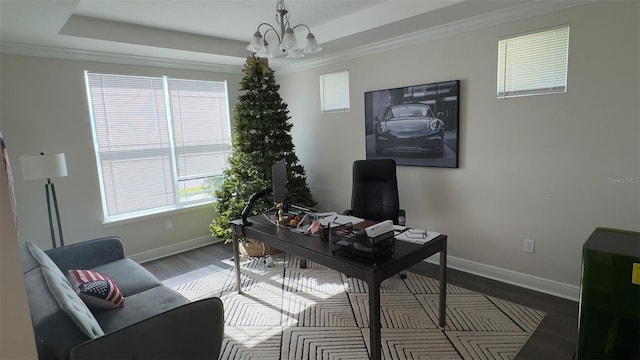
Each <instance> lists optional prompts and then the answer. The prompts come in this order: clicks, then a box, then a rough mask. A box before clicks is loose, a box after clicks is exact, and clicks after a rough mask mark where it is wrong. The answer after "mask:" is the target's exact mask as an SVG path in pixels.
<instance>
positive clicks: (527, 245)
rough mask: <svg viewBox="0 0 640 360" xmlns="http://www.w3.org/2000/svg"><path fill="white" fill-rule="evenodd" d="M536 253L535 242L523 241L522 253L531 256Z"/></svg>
mask: <svg viewBox="0 0 640 360" xmlns="http://www.w3.org/2000/svg"><path fill="white" fill-rule="evenodd" d="M535 251H536V242H535V240H531V239H524V252H526V253H529V254H533V253H534V252H535Z"/></svg>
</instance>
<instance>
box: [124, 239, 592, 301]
mask: <svg viewBox="0 0 640 360" xmlns="http://www.w3.org/2000/svg"><path fill="white" fill-rule="evenodd" d="M221 241H222V240H219V239H214V238H213V237H211V236H201V237H198V238H195V239H191V240H186V241H182V242H179V243H176V244H171V245H168V246H163V247H160V248H157V249H152V250H149V251H143V252H141V253H137V254H133V255H130V256H129V257H130V258H131V259H132V260H135V261H136V262H139V263H144V262H148V261H152V260H156V259H160V258H163V257H166V256H169V255H175V254H179V253H181V252H184V251H188V250H193V249H197V248H199V247H202V246H206V245H210V244H215V243H218V242H221ZM425 261H426V262H429V263H433V264H439V262H440V261H439V256H438V255H436V256H432V257H430V258H428V259H426V260H425ZM447 267H449V268H451V269H456V270H460V271H464V272H467V273H470V274H474V275H478V276H482V277H485V278H489V279H493V280H496V281H500V282H503V283H507V284H511V285H515V286H519V287H523V288H526V289H531V290H535V291H539V292H542V293H545V294H549V295H553V296H557V297H560V298H563V299H568V300H572V301H578V299H579V298H580V287H579V286H575V285H570V284H566V283H562V282H559V281H555V280H549V279H545V278H541V277H537V276H533V275H529V274H524V273H520V272H517V271H512V270H507V269H502V268H499V267H496V266H491V265H486V264H482V263H479V262H475V261H471V260H466V259H462V258H458V257H455V256H447Z"/></svg>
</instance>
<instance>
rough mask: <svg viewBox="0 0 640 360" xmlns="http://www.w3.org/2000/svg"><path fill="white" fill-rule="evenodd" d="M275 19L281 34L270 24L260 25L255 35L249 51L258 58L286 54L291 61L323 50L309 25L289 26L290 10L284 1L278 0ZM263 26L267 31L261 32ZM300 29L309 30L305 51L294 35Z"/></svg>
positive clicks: (248, 47) (248, 48)
mask: <svg viewBox="0 0 640 360" xmlns="http://www.w3.org/2000/svg"><path fill="white" fill-rule="evenodd" d="M275 17H276V23H277V24H278V25H279V26H280V32H278V29H277V28H276V27H274V26H272V25H271V24H268V23H262V24H260V25H258V30H256V32H255V34H253V37H252V38H251V42H249V45H248V46H247V50H249V51H251V52H252V53H254V54H255V55H256V56H257V57H264V58H272V57H277V56H281V55H284V54H286V55H287V58H289V59H292V58H300V57H303V56H304V55H305V54H314V53H317V52H320V51H321V50H322V48H321V47H320V45H318V42H317V41H316V37H315V36H313V34H312V33H311V29H309V27H308V26H307V25H304V24H299V25H296V26H293V27H292V26H291V25H290V24H289V10H287V7H286V6H285V5H284V0H278V3H277V5H276V14H275ZM263 26H264V27H266V30H265V31H264V32H260V28H262V27H263ZM298 27H305V28H307V44H306V46H305V47H304V49H302V48H300V47H299V46H298V41H297V40H296V35H295V34H294V33H293V30H295V29H296V28H298ZM267 37H269V39H270V41H272V42H271V44H269V42H268V41H267ZM276 41H277V44H276Z"/></svg>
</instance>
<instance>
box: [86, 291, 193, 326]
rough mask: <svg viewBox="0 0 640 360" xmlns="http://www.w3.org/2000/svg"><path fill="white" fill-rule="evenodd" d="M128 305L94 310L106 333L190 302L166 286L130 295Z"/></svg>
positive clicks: (127, 300) (127, 299)
mask: <svg viewBox="0 0 640 360" xmlns="http://www.w3.org/2000/svg"><path fill="white" fill-rule="evenodd" d="M125 300H126V302H127V306H125V307H121V308H117V309H113V310H94V311H93V314H94V315H95V317H96V319H97V320H98V322H99V323H100V326H101V327H102V328H103V329H104V331H105V332H106V333H110V332H113V331H116V330H118V329H122V328H124V327H126V326H129V325H132V324H135V323H137V322H139V321H142V320H146V319H148V318H150V317H153V316H155V315H158V314H161V313H163V312H165V311H168V310H171V309H173V308H176V307H178V306H181V305H185V304H188V303H189V300H187V299H186V298H185V297H184V296H182V295H180V293H178V292H176V291H174V290H171V289H169V288H168V287H165V286H158V287H154V288H152V289H149V290H146V291H143V292H140V293H137V294H135V295H132V296H128V297H127V298H126V299H125Z"/></svg>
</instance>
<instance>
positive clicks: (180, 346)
mask: <svg viewBox="0 0 640 360" xmlns="http://www.w3.org/2000/svg"><path fill="white" fill-rule="evenodd" d="M125 306H126V305H125ZM223 336H224V310H223V306H222V301H220V299H218V298H208V299H203V300H199V301H196V302H193V303H189V304H186V305H183V306H180V307H178V308H175V309H172V310H169V311H167V312H165V313H162V314H159V315H156V316H154V317H152V318H149V319H146V320H144V321H141V322H139V323H136V324H133V325H131V326H127V327H125V328H123V329H120V330H117V331H115V332H112V333H109V334H106V335H104V336H101V337H98V338H96V339H93V340H89V341H86V342H84V343H82V344H80V345H78V346H76V347H74V348H73V349H71V357H70V359H71V360H75V359H105V360H107V359H109V360H110V359H217V358H218V356H219V355H220V349H221V347H222V338H223Z"/></svg>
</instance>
